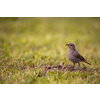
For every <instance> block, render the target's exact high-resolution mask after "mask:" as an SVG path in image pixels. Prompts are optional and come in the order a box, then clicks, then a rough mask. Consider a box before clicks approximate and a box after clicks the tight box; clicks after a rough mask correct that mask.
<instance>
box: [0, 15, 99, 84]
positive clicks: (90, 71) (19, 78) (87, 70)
mask: <svg viewBox="0 0 100 100" xmlns="http://www.w3.org/2000/svg"><path fill="white" fill-rule="evenodd" d="M66 43H74V44H75V45H76V49H77V50H78V51H79V53H80V54H81V55H82V56H83V57H84V58H85V59H86V60H87V61H88V62H90V63H91V65H88V64H85V63H81V66H80V68H79V69H78V67H79V66H78V65H77V64H76V66H75V68H73V64H72V63H71V62H69V61H68V59H67V53H68V47H67V46H65V44H66ZM99 59H100V18H74V17H73V18H0V83H1V84H18V83H20V84H30V83H32V84H94V83H95V84H98V83H100V60H99Z"/></svg>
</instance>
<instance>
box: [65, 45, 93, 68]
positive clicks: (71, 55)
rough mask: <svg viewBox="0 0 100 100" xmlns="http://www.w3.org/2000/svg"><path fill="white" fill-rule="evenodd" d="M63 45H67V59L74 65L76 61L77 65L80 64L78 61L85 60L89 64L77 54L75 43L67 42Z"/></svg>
mask: <svg viewBox="0 0 100 100" xmlns="http://www.w3.org/2000/svg"><path fill="white" fill-rule="evenodd" d="M65 45H66V46H68V54H67V57H68V60H69V61H71V62H73V64H74V67H75V64H76V63H78V65H79V66H80V62H85V63H87V64H89V65H91V64H90V63H89V62H87V61H86V60H85V59H84V58H83V57H82V56H81V55H80V54H79V52H78V51H77V50H76V49H75V45H74V44H73V43H68V44H65Z"/></svg>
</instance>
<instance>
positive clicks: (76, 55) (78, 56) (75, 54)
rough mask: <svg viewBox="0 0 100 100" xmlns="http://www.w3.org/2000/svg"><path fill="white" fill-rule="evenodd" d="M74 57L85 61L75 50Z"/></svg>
mask: <svg viewBox="0 0 100 100" xmlns="http://www.w3.org/2000/svg"><path fill="white" fill-rule="evenodd" d="M73 56H75V57H77V58H79V59H81V60H83V61H84V60H85V59H84V58H83V57H82V56H81V55H80V54H79V53H78V51H77V50H75V51H74V52H73Z"/></svg>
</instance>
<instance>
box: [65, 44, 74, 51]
mask: <svg viewBox="0 0 100 100" xmlns="http://www.w3.org/2000/svg"><path fill="white" fill-rule="evenodd" d="M65 45H67V46H68V48H69V49H72V50H74V49H75V45H74V44H73V43H68V44H65Z"/></svg>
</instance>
